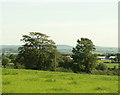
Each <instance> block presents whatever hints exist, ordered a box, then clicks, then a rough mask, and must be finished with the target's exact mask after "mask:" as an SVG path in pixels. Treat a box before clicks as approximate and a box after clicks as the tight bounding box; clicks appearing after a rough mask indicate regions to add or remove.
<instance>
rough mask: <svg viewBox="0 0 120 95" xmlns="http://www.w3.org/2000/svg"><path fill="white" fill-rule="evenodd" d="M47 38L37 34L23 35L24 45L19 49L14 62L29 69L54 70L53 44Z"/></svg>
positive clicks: (44, 35)
mask: <svg viewBox="0 0 120 95" xmlns="http://www.w3.org/2000/svg"><path fill="white" fill-rule="evenodd" d="M48 38H49V36H47V35H46V34H42V33H39V32H30V34H29V35H23V39H21V41H23V42H24V43H25V44H24V45H23V46H22V47H19V49H18V50H19V54H18V57H17V58H16V62H19V63H21V64H24V65H25V66H26V68H29V69H40V70H54V69H55V65H56V63H55V52H57V50H56V46H55V42H54V41H52V40H50V39H48Z"/></svg>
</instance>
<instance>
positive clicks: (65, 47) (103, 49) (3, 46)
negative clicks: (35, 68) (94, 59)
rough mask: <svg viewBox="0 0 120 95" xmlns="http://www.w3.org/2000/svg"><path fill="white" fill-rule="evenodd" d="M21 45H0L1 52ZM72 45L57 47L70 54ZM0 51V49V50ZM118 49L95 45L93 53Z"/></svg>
mask: <svg viewBox="0 0 120 95" xmlns="http://www.w3.org/2000/svg"><path fill="white" fill-rule="evenodd" d="M20 46H21V45H0V49H1V47H2V52H3V53H18V47H20ZM72 48H73V46H69V45H57V49H58V51H59V52H61V53H62V54H72ZM0 52H1V50H0ZM117 52H118V49H117V48H115V47H100V46H96V50H95V51H94V52H93V53H117Z"/></svg>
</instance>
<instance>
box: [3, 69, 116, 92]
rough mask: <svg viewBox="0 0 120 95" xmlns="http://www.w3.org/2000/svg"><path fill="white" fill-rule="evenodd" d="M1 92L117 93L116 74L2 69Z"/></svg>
mask: <svg viewBox="0 0 120 95" xmlns="http://www.w3.org/2000/svg"><path fill="white" fill-rule="evenodd" d="M2 74H3V76H2V80H3V81H2V92H3V93H117V92H118V76H106V75H91V74H76V73H64V72H50V71H38V70H25V69H3V70H2Z"/></svg>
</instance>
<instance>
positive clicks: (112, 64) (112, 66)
mask: <svg viewBox="0 0 120 95" xmlns="http://www.w3.org/2000/svg"><path fill="white" fill-rule="evenodd" d="M105 64H106V65H107V66H108V67H109V68H114V66H116V67H117V68H118V65H119V64H118V63H105Z"/></svg>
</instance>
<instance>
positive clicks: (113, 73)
mask: <svg viewBox="0 0 120 95" xmlns="http://www.w3.org/2000/svg"><path fill="white" fill-rule="evenodd" d="M92 74H95V75H119V72H118V70H112V71H109V70H106V71H102V70H93V71H92Z"/></svg>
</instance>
